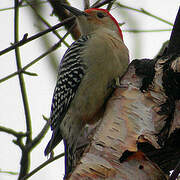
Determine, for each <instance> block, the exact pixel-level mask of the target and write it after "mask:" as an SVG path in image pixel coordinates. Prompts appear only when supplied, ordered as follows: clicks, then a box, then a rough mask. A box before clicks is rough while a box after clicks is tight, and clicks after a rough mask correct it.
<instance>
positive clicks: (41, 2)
mask: <svg viewBox="0 0 180 180" xmlns="http://www.w3.org/2000/svg"><path fill="white" fill-rule="evenodd" d="M44 3H47V1H40V2H39V1H38V2H33V3H31V4H32V5H37V4H44ZM28 6H29V5H28V4H24V5H20V6H19V7H20V8H22V7H28ZM13 9H14V7H8V8H3V9H0V11H7V10H13Z"/></svg>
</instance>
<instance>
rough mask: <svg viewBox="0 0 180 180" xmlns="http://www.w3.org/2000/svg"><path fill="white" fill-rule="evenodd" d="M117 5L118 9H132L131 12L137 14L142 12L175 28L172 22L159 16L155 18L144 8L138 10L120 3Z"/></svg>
mask: <svg viewBox="0 0 180 180" xmlns="http://www.w3.org/2000/svg"><path fill="white" fill-rule="evenodd" d="M116 4H117V5H118V7H122V8H125V9H130V10H133V11H136V12H140V13H143V14H146V15H148V16H150V17H153V18H155V19H157V20H159V21H161V22H164V23H166V24H169V25H171V26H173V23H171V22H169V21H167V20H165V19H163V18H160V17H158V16H155V15H154V14H151V13H150V12H148V11H146V10H144V9H143V8H141V9H136V8H132V7H129V6H126V5H123V4H121V3H119V2H117V3H116Z"/></svg>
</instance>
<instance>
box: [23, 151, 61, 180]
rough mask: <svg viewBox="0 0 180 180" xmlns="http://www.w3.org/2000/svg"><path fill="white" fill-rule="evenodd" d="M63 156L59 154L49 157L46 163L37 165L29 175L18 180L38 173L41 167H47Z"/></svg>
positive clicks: (24, 179)
mask: <svg viewBox="0 0 180 180" xmlns="http://www.w3.org/2000/svg"><path fill="white" fill-rule="evenodd" d="M63 156H64V153H62V154H59V155H57V156H55V157H51V158H50V159H48V160H47V161H45V162H44V163H42V164H41V165H39V166H38V167H37V168H35V169H34V170H33V171H31V172H30V173H29V174H27V175H25V176H24V177H23V178H21V179H20V180H26V179H28V178H29V177H31V176H32V175H34V174H35V173H36V172H38V171H39V170H41V169H42V168H43V167H45V166H47V165H48V164H50V163H51V162H53V161H55V160H57V159H59V158H61V157H63Z"/></svg>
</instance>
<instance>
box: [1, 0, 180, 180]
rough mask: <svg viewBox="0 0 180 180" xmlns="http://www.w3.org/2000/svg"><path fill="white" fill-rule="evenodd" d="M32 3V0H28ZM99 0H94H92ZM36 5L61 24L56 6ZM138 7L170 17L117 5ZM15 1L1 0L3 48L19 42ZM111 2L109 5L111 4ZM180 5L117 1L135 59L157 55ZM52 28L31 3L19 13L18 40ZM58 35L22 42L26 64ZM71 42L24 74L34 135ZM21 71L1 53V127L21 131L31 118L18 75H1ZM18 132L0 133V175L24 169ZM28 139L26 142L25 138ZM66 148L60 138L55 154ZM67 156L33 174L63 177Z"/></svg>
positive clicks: (9, 178)
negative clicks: (3, 79) (43, 21)
mask: <svg viewBox="0 0 180 180" xmlns="http://www.w3.org/2000/svg"><path fill="white" fill-rule="evenodd" d="M29 2H31V1H29ZM68 2H69V3H70V4H71V5H72V6H74V7H77V8H79V9H81V10H83V8H84V3H83V2H84V1H83V0H79V1H77V0H69V1H68ZM94 2H96V1H95V0H90V5H92V4H93V3H94ZM36 3H38V4H37V5H36V6H34V7H35V8H36V10H37V12H38V13H39V14H40V15H41V17H43V18H44V19H45V20H46V21H47V22H49V24H50V25H51V26H53V25H55V24H57V23H59V20H58V18H57V17H56V16H55V15H53V14H52V11H53V8H52V6H51V5H50V3H49V2H47V1H43V0H41V1H40V0H39V1H36ZM116 3H120V4H122V5H125V6H128V7H131V8H135V9H138V10H140V8H143V9H145V10H146V11H148V12H150V13H151V14H153V15H156V16H158V17H161V18H163V19H165V20H167V21H168V22H170V23H168V22H163V21H161V20H158V19H157V18H154V17H152V16H149V15H145V14H144V13H142V12H138V11H135V10H130V9H128V8H122V7H119V6H118V4H116ZM26 4H27V2H26V1H23V0H22V5H26ZM13 7H14V1H12V0H1V2H0V24H1V26H0V27H1V28H0V32H1V33H0V51H1V50H3V49H5V48H7V47H9V46H10V45H11V43H13V42H14V9H13ZM106 7H107V6H104V8H106ZM178 8H179V0H173V1H169V0H159V1H157V0H146V1H144V0H132V1H127V0H117V1H115V3H114V5H113V6H112V8H111V11H110V12H111V14H112V15H113V16H114V17H115V18H116V19H117V21H118V22H119V23H125V24H124V25H123V26H122V27H121V29H122V30H123V35H124V42H125V44H126V45H127V47H128V49H129V52H130V59H131V60H133V59H135V58H153V57H154V56H156V55H157V53H158V52H159V50H160V48H161V46H162V44H163V43H164V42H165V41H167V40H168V39H169V37H170V33H171V29H172V25H171V23H172V24H173V23H174V20H175V17H176V13H177V11H178ZM45 29H47V27H46V26H45V25H44V23H42V22H41V20H40V19H39V18H38V16H37V15H36V13H35V12H34V10H33V9H32V8H31V7H30V6H23V7H21V8H20V12H19V39H22V38H23V36H24V34H25V33H28V36H32V35H34V34H36V33H38V32H40V31H42V30H45ZM57 32H58V33H59V34H60V35H61V36H63V35H64V34H65V33H66V30H65V29H64V28H63V27H61V28H59V29H58V30H57ZM58 40H59V39H58V38H57V36H55V35H54V34H53V33H52V32H50V33H48V34H47V35H44V36H42V37H40V38H38V39H36V40H34V41H31V42H29V43H27V44H25V45H23V46H21V47H20V56H21V63H22V67H24V66H25V65H27V64H29V63H30V62H31V61H33V60H34V59H36V58H37V57H39V56H40V55H41V54H43V53H44V52H46V51H47V50H48V49H49V48H50V47H51V46H53V45H54V44H55V43H57V42H58ZM73 41H74V40H73V39H72V37H71V36H70V35H69V36H68V37H67V38H66V42H67V43H68V44H69V45H70V44H71V43H72V42H73ZM66 49H67V46H66V45H64V44H63V43H62V44H61V47H59V48H58V49H57V50H56V51H54V52H52V53H51V54H48V56H46V57H44V58H42V59H41V60H40V61H38V62H37V63H36V64H34V65H32V66H31V67H30V68H28V70H27V71H30V72H33V73H37V74H38V76H29V75H26V74H25V75H24V80H25V85H26V91H27V97H28V102H29V108H30V115H31V121H32V131H33V133H32V137H33V138H34V137H36V136H37V135H38V133H39V132H40V131H41V129H42V128H43V126H44V125H45V123H46V121H45V120H44V119H43V117H42V116H43V115H44V116H46V117H49V113H50V107H51V101H52V95H53V91H54V87H55V83H56V76H57V70H58V64H59V62H60V60H61V58H62V56H63V54H64V52H65V51H66ZM16 71H17V67H16V59H15V53H14V51H10V52H8V53H6V54H3V55H1V56H0V126H3V127H7V128H11V129H14V130H15V131H18V132H20V131H21V132H25V131H26V121H25V115H24V109H23V102H22V96H21V91H20V86H19V81H18V76H14V77H12V78H9V79H8V80H6V81H1V79H2V78H4V77H6V76H8V75H9V74H12V73H14V72H16ZM50 137H51V131H50V130H49V131H48V132H47V134H46V135H45V137H44V138H43V139H42V141H41V142H40V143H39V144H38V145H37V146H36V147H35V149H33V151H32V152H31V165H30V171H32V170H33V169H34V168H36V167H37V166H39V165H40V164H41V163H43V162H44V161H46V160H47V157H45V156H44V149H45V147H46V145H47V142H48V141H49V139H50ZM13 139H15V137H14V136H12V135H9V134H7V133H4V132H0V143H1V145H0V180H15V179H17V178H18V175H12V174H10V173H7V172H4V171H8V172H15V173H18V172H19V169H20V158H21V150H20V148H19V147H18V146H17V145H15V144H14V143H13V142H12V140H13ZM23 142H24V141H23ZM62 152H64V148H63V144H62V143H61V144H60V145H58V146H57V147H56V148H55V151H54V153H55V155H57V154H60V153H62ZM63 176H64V158H60V159H58V160H56V161H54V162H53V163H51V164H49V165H47V166H46V167H44V168H43V169H41V170H40V171H39V172H38V173H36V174H35V175H33V176H32V177H30V179H32V180H39V179H40V178H43V179H44V180H46V179H47V180H49V179H50V178H51V179H53V180H56V179H63Z"/></svg>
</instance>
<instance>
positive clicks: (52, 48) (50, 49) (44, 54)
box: [0, 32, 69, 83]
mask: <svg viewBox="0 0 180 180" xmlns="http://www.w3.org/2000/svg"><path fill="white" fill-rule="evenodd" d="M68 34H69V32H67V33H66V34H65V35H64V36H63V38H62V39H61V40H60V41H59V42H58V43H56V44H55V45H54V46H52V47H50V48H49V49H48V50H47V51H46V52H44V53H43V54H41V55H40V56H39V57H37V58H36V59H34V60H33V61H31V62H30V63H29V64H27V65H26V66H24V67H23V68H22V69H21V70H19V71H17V72H14V73H12V74H9V75H8V76H6V77H4V78H2V79H0V83H2V82H4V81H6V80H8V79H10V78H12V77H14V76H16V75H17V74H18V73H24V72H26V74H27V71H26V69H28V68H29V67H31V66H32V65H34V64H35V63H37V62H38V61H39V60H41V59H42V58H43V57H45V56H46V55H48V54H50V53H51V52H53V51H55V50H56V49H57V48H58V47H59V46H60V44H61V43H62V41H63V40H64V39H65V38H66V37H67V36H68ZM34 75H36V74H34Z"/></svg>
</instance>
